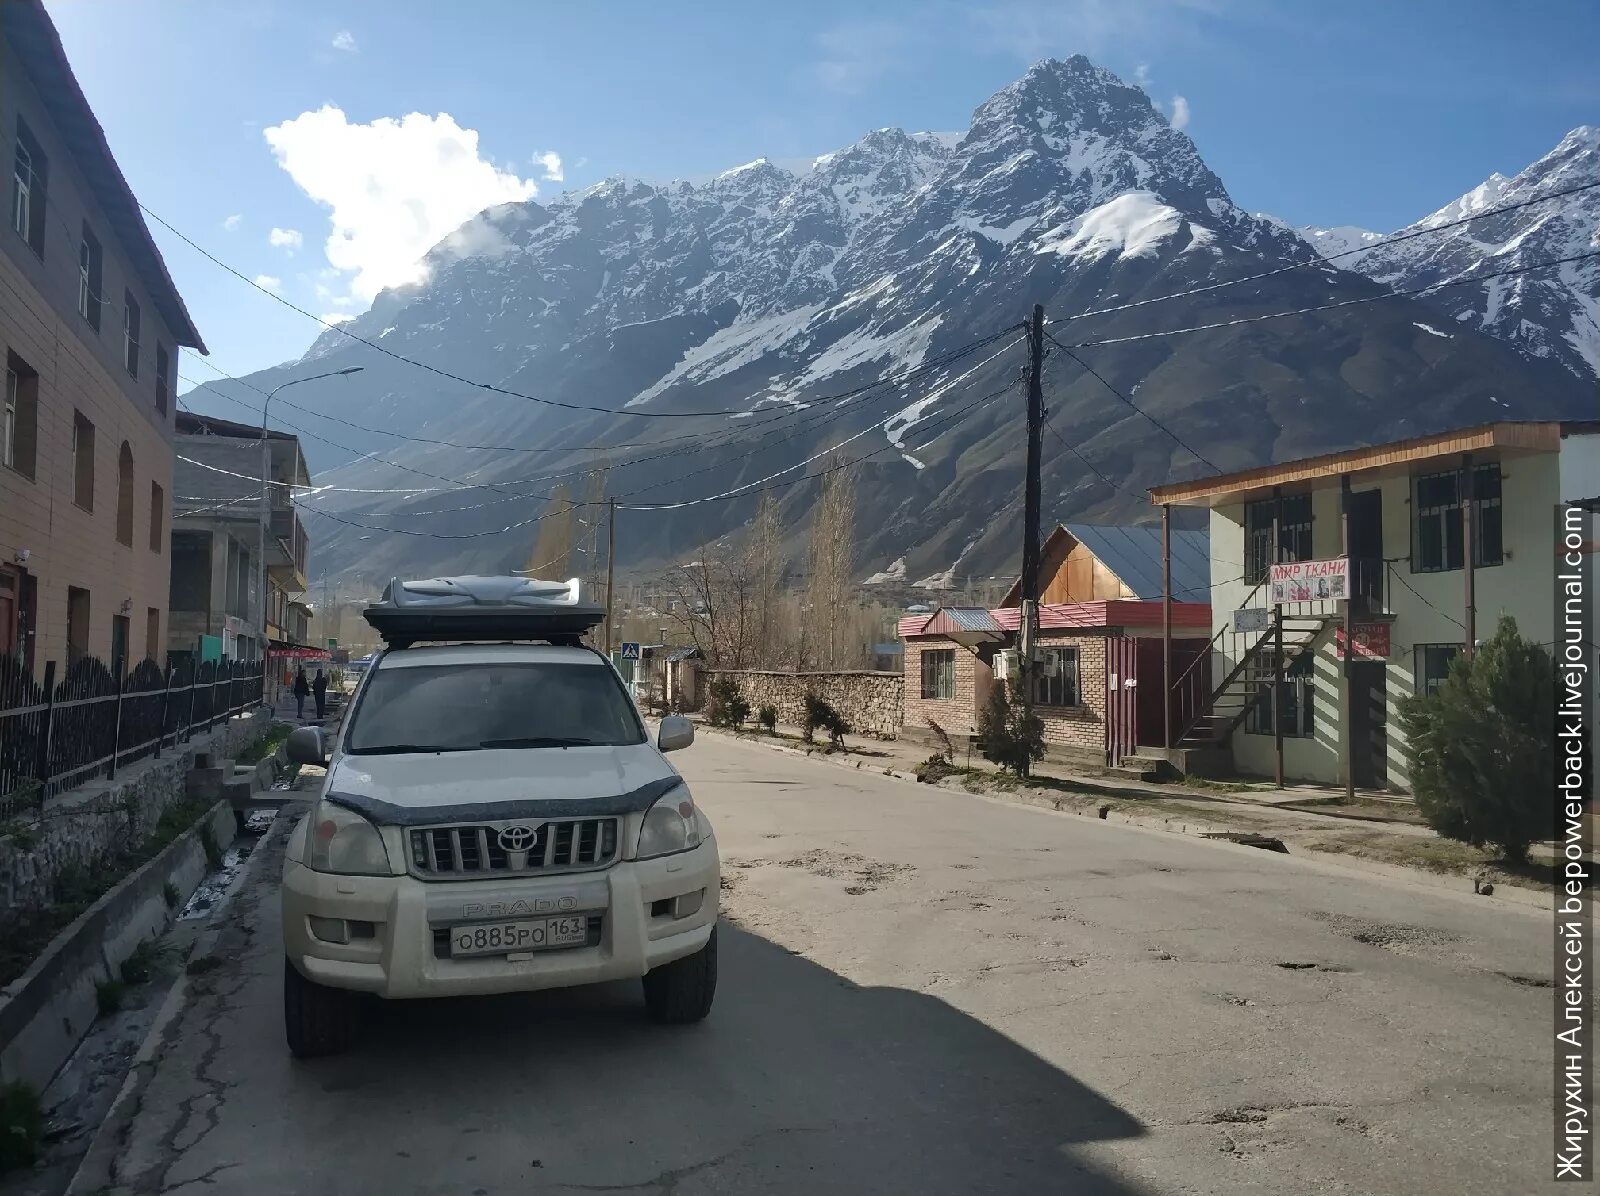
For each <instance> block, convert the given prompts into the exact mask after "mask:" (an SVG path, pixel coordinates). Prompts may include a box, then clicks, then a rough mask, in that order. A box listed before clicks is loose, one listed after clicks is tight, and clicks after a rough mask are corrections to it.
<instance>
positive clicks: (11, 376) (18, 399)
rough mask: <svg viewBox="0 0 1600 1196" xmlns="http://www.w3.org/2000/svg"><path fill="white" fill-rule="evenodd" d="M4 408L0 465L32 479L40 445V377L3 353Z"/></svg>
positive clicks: (12, 355) (1, 412) (0, 417)
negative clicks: (4, 377)
mask: <svg viewBox="0 0 1600 1196" xmlns="http://www.w3.org/2000/svg"><path fill="white" fill-rule="evenodd" d="M4 403H5V407H4V409H3V410H0V465H4V466H6V468H8V469H14V470H16V471H17V472H18V473H20V474H21V475H22V476H23V477H27V478H31V477H33V473H34V468H35V465H36V462H37V458H38V444H39V375H38V374H36V373H34V371H33V370H31V369H30V368H28V363H27V362H25V361H23V360H22V358H20V357H18V356H17V355H16V354H15V353H7V354H6V392H5V399H4Z"/></svg>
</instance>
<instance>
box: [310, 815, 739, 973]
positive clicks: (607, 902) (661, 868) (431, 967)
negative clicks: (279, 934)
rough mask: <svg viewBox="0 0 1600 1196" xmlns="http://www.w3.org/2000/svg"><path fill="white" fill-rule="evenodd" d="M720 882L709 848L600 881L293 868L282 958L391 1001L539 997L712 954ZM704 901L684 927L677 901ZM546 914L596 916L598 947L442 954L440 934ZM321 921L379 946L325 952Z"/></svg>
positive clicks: (610, 871)
mask: <svg viewBox="0 0 1600 1196" xmlns="http://www.w3.org/2000/svg"><path fill="white" fill-rule="evenodd" d="M720 876H721V870H720V868H719V865H718V861H717V846H716V841H715V839H711V838H708V839H707V840H706V841H705V842H704V843H702V844H701V845H700V846H699V847H697V848H695V849H694V850H693V851H686V852H681V853H680V854H678V855H672V856H664V857H662V858H660V859H654V860H623V861H621V862H619V863H616V864H613V865H612V866H611V867H610V868H607V869H605V870H604V871H601V872H587V873H574V874H568V875H562V876H533V877H517V878H514V879H513V878H499V879H495V880H483V881H456V882H433V883H427V882H423V881H420V880H417V879H416V878H414V877H411V876H333V875H329V874H327V873H323V872H313V871H311V869H309V868H307V867H305V866H304V865H303V864H299V863H296V862H294V861H292V860H291V861H289V862H288V863H287V864H286V865H285V867H284V874H283V942H284V949H285V951H286V952H287V954H288V957H289V960H290V961H291V962H292V963H293V964H294V965H295V967H297V968H298V969H299V970H300V973H301V974H302V975H304V976H305V977H306V978H307V979H308V980H313V981H315V982H316V983H318V984H325V985H328V986H329V987H331V988H342V989H352V990H356V991H359V992H372V993H377V994H378V995H379V996H383V997H391V998H407V997H448V996H473V995H484V994H489V993H506V992H529V991H532V990H535V989H542V988H568V987H572V986H575V985H580V984H598V983H600V982H602V981H606V980H626V979H632V978H637V977H639V976H643V975H644V974H645V973H646V972H648V971H650V970H651V969H652V968H658V967H660V966H661V965H662V964H667V963H671V962H672V961H673V960H675V959H681V958H683V957H684V956H686V955H692V954H693V953H694V952H696V951H698V950H699V949H700V948H701V947H703V946H705V943H706V940H707V939H709V938H710V937H711V928H712V926H713V925H714V924H715V923H716V920H717V899H718V896H719V887H720V884H719V878H720ZM695 892H701V893H702V899H701V902H700V907H699V909H698V910H697V911H696V912H694V913H692V914H689V915H687V916H685V917H677V916H676V909H677V905H676V902H675V899H676V898H678V897H681V896H685V895H690V894H693V893H695ZM528 911H536V912H528ZM546 913H548V914H549V915H550V916H557V915H561V916H564V915H567V914H588V915H590V917H591V919H593V918H594V917H596V916H597V917H598V919H599V935H598V942H596V943H594V945H591V946H584V947H568V948H561V949H556V950H548V951H535V952H531V953H529V954H528V955H525V956H523V957H521V958H517V959H511V958H507V957H505V956H477V957H468V958H463V959H452V958H449V956H448V948H447V947H442V948H441V947H440V946H436V938H438V937H448V936H436V933H435V932H436V931H439V930H441V929H443V928H445V927H448V926H453V925H462V924H471V923H484V924H488V923H494V922H503V921H507V920H513V919H522V918H530V917H541V916H545V914H546ZM313 917H316V918H333V919H345V920H355V921H359V922H364V923H371V924H372V931H371V936H370V937H364V938H354V939H352V940H351V941H350V942H347V943H333V942H326V941H324V940H323V939H321V938H318V937H317V936H316V935H315V934H313V933H312V929H311V922H310V919H311V918H313ZM591 924H592V922H591ZM441 950H442V951H443V952H444V954H443V955H441V954H440V952H441Z"/></svg>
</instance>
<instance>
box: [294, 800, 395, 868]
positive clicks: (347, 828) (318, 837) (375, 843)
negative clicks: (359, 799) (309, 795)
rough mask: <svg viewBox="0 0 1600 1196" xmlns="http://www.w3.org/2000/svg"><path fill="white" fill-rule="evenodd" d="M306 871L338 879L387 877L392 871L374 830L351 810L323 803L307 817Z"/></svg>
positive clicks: (375, 829)
mask: <svg viewBox="0 0 1600 1196" xmlns="http://www.w3.org/2000/svg"><path fill="white" fill-rule="evenodd" d="M306 867H308V868H310V869H311V870H312V871H313V872H334V873H338V874H339V875H341V876H388V875H390V874H391V871H392V870H391V869H390V867H389V852H388V851H387V849H385V847H384V846H383V836H382V835H380V834H379V833H378V828H377V827H375V826H373V825H372V823H370V822H368V821H367V820H366V819H365V818H363V817H361V815H360V814H357V813H356V812H355V811H354V810H346V809H345V808H344V807H343V806H336V805H334V804H333V803H332V802H325V801H324V802H318V803H317V804H316V807H315V808H314V809H313V810H312V813H311V825H310V827H309V828H307V833H306Z"/></svg>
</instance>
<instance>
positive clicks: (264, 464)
mask: <svg viewBox="0 0 1600 1196" xmlns="http://www.w3.org/2000/svg"><path fill="white" fill-rule="evenodd" d="M361 370H362V367H361V366H359V365H352V366H348V367H346V368H345V369H342V370H329V371H327V372H326V373H321V374H312V375H311V376H310V377H307V378H291V379H289V381H287V382H280V383H278V385H276V386H274V387H273V388H272V389H271V390H269V391H268V392H267V397H266V398H265V399H264V400H262V403H261V522H260V524H259V525H258V526H257V528H256V531H257V532H258V533H259V535H258V536H257V541H256V600H257V601H258V602H260V603H261V640H262V645H261V667H262V679H263V682H264V681H265V678H266V661H267V649H266V638H267V524H268V522H269V521H270V520H271V518H272V502H271V499H270V498H269V496H268V490H269V488H270V486H271V483H272V451H271V449H270V448H268V447H267V410H268V408H270V407H271V406H272V396H273V395H275V394H277V393H278V392H279V391H280V390H283V389H284V388H286V387H290V386H299V385H300V384H301V383H302V382H316V381H317V380H319V379H321V378H342V377H344V376H345V375H346V374H359V373H360V372H361Z"/></svg>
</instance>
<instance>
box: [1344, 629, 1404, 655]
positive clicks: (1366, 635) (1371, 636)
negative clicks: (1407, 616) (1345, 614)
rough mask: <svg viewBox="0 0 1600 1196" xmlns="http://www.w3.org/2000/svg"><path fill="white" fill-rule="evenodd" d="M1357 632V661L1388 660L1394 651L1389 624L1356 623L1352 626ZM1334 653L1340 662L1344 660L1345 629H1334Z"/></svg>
mask: <svg viewBox="0 0 1600 1196" xmlns="http://www.w3.org/2000/svg"><path fill="white" fill-rule="evenodd" d="M1352 629H1353V630H1354V632H1355V641H1356V659H1357V660H1387V659H1388V658H1389V653H1390V652H1391V651H1393V647H1394V646H1393V643H1392V642H1391V640H1390V638H1389V624H1387V623H1355V624H1353V625H1352ZM1333 643H1334V651H1335V653H1336V654H1337V656H1338V657H1339V659H1340V660H1343V659H1344V628H1343V627H1337V626H1336V627H1335V628H1334V629H1333Z"/></svg>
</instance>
